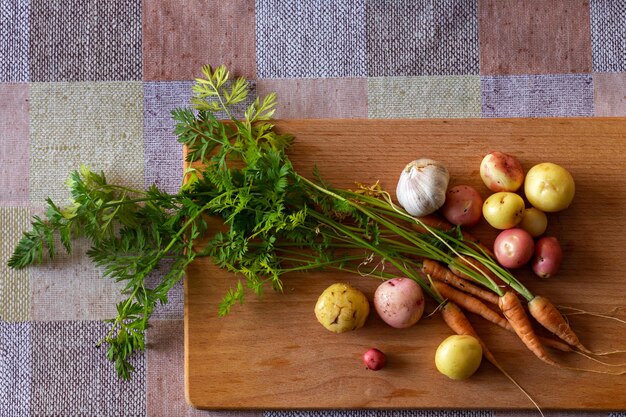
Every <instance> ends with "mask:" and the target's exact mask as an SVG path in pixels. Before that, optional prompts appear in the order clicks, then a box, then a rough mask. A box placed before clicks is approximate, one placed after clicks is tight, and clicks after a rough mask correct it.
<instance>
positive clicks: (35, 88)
mask: <svg viewBox="0 0 626 417" xmlns="http://www.w3.org/2000/svg"><path fill="white" fill-rule="evenodd" d="M81 164H84V165H88V166H89V167H90V168H91V169H93V170H96V171H104V172H105V174H106V176H107V179H108V180H109V181H110V182H116V183H120V184H123V185H126V186H129V187H133V188H143V184H144V178H143V177H144V160H143V86H142V84H141V83H140V82H99V83H87V82H76V83H66V82H63V83H33V84H32V85H31V122H30V183H29V185H30V190H31V193H30V201H31V203H33V204H34V205H41V204H43V202H44V199H45V198H46V197H50V198H52V199H53V200H54V201H55V202H56V203H57V204H59V205H64V204H65V203H66V202H67V200H68V198H69V192H68V191H67V190H66V187H65V181H66V180H67V178H68V176H69V174H70V172H71V171H74V170H76V169H78V168H79V167H80V165H81Z"/></svg>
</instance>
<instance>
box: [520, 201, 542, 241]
mask: <svg viewBox="0 0 626 417" xmlns="http://www.w3.org/2000/svg"><path fill="white" fill-rule="evenodd" d="M518 226H519V227H521V228H522V229H524V230H526V231H527V232H528V233H530V235H531V236H532V237H539V236H541V235H542V234H544V232H545V231H546V229H547V228H548V216H546V213H544V212H543V211H541V210H539V209H537V208H535V207H529V208H527V209H525V210H524V215H523V216H522V221H521V222H520V223H519V225H518Z"/></svg>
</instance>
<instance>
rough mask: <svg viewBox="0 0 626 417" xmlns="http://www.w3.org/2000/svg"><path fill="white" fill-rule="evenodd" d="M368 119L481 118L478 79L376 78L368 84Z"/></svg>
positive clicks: (451, 77)
mask: <svg viewBox="0 0 626 417" xmlns="http://www.w3.org/2000/svg"><path fill="white" fill-rule="evenodd" d="M367 97H368V116H369V117H370V118H448V117H451V118H452V117H480V115H481V98H480V77H479V76H474V75H465V76H457V75H450V76H428V77H426V76H425V77H377V78H369V79H368V80H367Z"/></svg>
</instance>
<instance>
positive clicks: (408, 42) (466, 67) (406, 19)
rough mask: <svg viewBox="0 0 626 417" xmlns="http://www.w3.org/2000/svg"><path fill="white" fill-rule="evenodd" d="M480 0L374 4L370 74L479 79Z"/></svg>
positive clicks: (373, 0)
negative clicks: (464, 76) (469, 77)
mask: <svg viewBox="0 0 626 417" xmlns="http://www.w3.org/2000/svg"><path fill="white" fill-rule="evenodd" d="M477 9H478V6H477V0H469V1H468V0H442V1H429V0H417V1H416V0H369V1H368V3H367V12H366V15H367V30H366V33H367V75H368V76H370V77H381V76H410V75H476V74H478V71H479V66H478V63H479V54H478V11H477Z"/></svg>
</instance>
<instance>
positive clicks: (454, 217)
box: [441, 185, 483, 226]
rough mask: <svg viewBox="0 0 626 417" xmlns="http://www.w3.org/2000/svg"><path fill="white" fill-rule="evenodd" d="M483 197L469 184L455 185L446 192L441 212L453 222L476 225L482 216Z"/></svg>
mask: <svg viewBox="0 0 626 417" xmlns="http://www.w3.org/2000/svg"><path fill="white" fill-rule="evenodd" d="M482 206H483V198H482V197H481V196H480V194H479V193H478V191H476V189H475V188H474V187H472V186H469V185H455V186H454V187H451V188H450V189H448V191H447V192H446V201H445V202H444V203H443V206H442V207H441V214H443V216H444V217H445V218H446V220H448V221H449V222H450V223H452V224H456V225H461V226H474V225H475V224H476V223H478V222H479V221H480V218H481V217H482Z"/></svg>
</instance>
